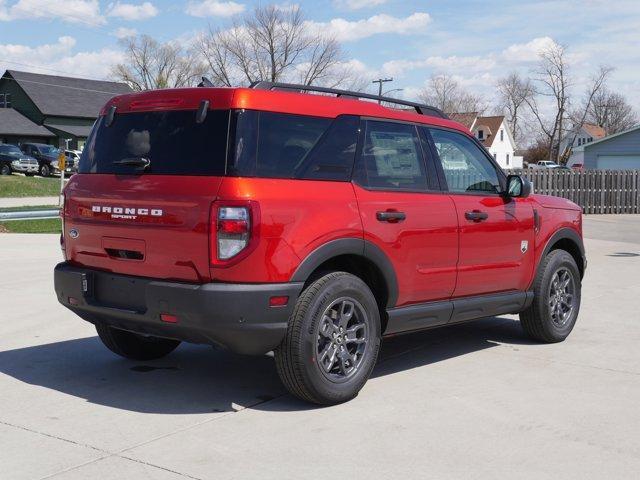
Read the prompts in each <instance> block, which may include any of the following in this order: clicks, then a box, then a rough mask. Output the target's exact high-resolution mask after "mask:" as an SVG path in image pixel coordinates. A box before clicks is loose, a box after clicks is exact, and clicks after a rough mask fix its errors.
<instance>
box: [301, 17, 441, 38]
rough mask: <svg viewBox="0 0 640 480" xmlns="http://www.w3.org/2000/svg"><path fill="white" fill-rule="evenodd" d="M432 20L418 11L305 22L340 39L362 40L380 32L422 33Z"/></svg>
mask: <svg viewBox="0 0 640 480" xmlns="http://www.w3.org/2000/svg"><path fill="white" fill-rule="evenodd" d="M430 22H431V16H430V15H429V14H428V13H422V12H416V13H414V14H413V15H409V16H408V17H405V18H398V17H393V16H391V15H387V14H380V15H374V16H373V17H369V18H367V19H363V20H355V21H349V20H345V19H344V18H334V19H332V20H330V21H329V22H313V21H307V22H305V23H306V24H307V26H308V27H309V28H311V29H314V30H316V31H319V32H323V33H327V34H329V35H332V36H334V37H335V39H336V40H338V41H341V42H348V41H354V40H361V39H363V38H367V37H370V36H372V35H376V34H380V33H397V34H400V35H409V34H414V33H422V32H424V29H425V27H426V26H427V25H428V24H429V23H430Z"/></svg>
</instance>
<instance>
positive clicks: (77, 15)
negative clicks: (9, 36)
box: [0, 0, 105, 26]
mask: <svg viewBox="0 0 640 480" xmlns="http://www.w3.org/2000/svg"><path fill="white" fill-rule="evenodd" d="M34 18H39V19H40V18H46V19H51V20H53V19H60V20H63V21H65V22H70V23H81V24H85V25H90V26H98V25H103V24H104V23H105V19H104V17H103V16H102V15H100V5H99V3H98V0H66V1H65V2H52V1H51V0H18V1H17V2H15V3H14V4H12V5H11V6H7V5H6V2H5V1H4V0H2V1H0V20H4V21H11V20H21V19H34Z"/></svg>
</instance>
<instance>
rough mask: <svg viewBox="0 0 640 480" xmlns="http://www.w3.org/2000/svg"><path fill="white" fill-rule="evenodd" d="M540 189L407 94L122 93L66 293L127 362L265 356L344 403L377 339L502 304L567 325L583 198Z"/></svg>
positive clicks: (66, 216) (264, 88)
mask: <svg viewBox="0 0 640 480" xmlns="http://www.w3.org/2000/svg"><path fill="white" fill-rule="evenodd" d="M367 100H378V101H383V102H384V103H385V104H390V103H391V102H394V103H395V104H397V105H399V106H400V107H402V108H388V107H386V106H382V105H379V104H378V103H376V102H373V101H367ZM530 191H531V185H530V183H529V182H528V181H526V180H524V179H522V178H521V177H519V176H514V175H511V176H507V175H505V174H504V173H503V172H502V170H501V169H500V168H499V167H498V165H497V164H496V163H495V161H494V160H493V158H492V157H491V155H489V154H488V153H487V151H486V150H485V149H484V148H483V147H482V145H481V144H480V143H478V141H477V140H476V139H475V138H474V137H473V136H472V135H471V134H470V133H469V131H468V130H467V129H466V128H464V127H463V126H462V125H460V124H458V123H455V122H453V121H450V120H448V119H447V118H446V116H445V115H443V114H442V113H441V112H440V111H438V110H437V109H434V108H431V107H427V106H423V105H419V104H414V103H411V102H404V101H400V100H397V99H385V98H382V97H377V96H372V95H367V94H362V93H355V92H345V91H339V90H333V89H324V88H316V87H306V86H300V85H289V84H272V83H264V82H262V83H259V84H256V85H254V86H253V87H252V88H187V89H174V90H159V91H149V92H142V93H135V94H129V95H122V96H118V97H115V98H113V99H112V100H111V101H109V102H108V104H107V105H106V106H105V107H104V109H103V110H102V112H101V114H100V117H99V118H98V120H97V122H96V125H95V126H94V128H93V131H92V133H91V135H90V137H89V138H88V141H87V144H86V146H85V149H84V152H83V154H82V158H81V160H80V166H79V173H78V174H77V175H74V176H73V177H72V178H71V180H70V181H69V183H68V185H67V187H66V189H65V204H64V209H63V213H62V215H63V235H62V239H61V242H62V251H63V253H64V256H65V259H66V261H65V262H63V263H61V264H59V265H58V266H57V267H56V268H55V289H56V293H57V296H58V300H59V301H60V303H62V304H63V305H64V306H65V307H67V308H69V309H70V310H72V311H73V312H75V313H76V314H77V315H79V316H80V317H82V318H83V319H85V320H87V321H89V322H91V323H93V324H95V326H96V329H97V331H98V334H99V336H100V338H101V339H102V341H103V342H104V344H105V345H106V346H107V347H108V348H109V349H111V350H112V351H114V352H115V353H117V354H119V355H122V356H124V357H127V358H132V359H137V360H150V359H155V358H159V357H162V356H164V355H166V354H168V353H169V352H171V351H172V350H174V349H175V348H176V347H177V346H178V344H179V343H180V341H186V342H193V343H205V344H214V345H221V346H224V347H227V348H229V349H230V350H232V351H235V352H239V353H246V354H254V355H262V354H265V353H267V352H269V351H272V350H273V351H274V352H275V363H276V366H277V369H278V372H279V374H280V377H281V379H282V381H283V383H284V384H285V385H286V387H287V388H288V389H289V390H290V391H291V393H293V394H294V395H296V396H298V397H300V398H302V399H304V400H307V401H310V402H315V403H318V404H333V403H338V402H343V401H346V400H349V399H351V398H353V397H354V396H356V395H357V394H358V391H359V390H360V389H361V388H362V386H363V385H364V383H365V382H366V381H367V378H368V377H369V375H370V374H371V371H372V369H373V367H374V365H375V362H376V357H377V355H378V350H379V348H380V342H381V339H382V338H383V337H385V336H390V335H396V334H400V333H405V332H411V331H415V330H422V329H426V328H432V327H436V326H441V325H450V324H455V323H458V322H465V321H468V320H473V319H477V318H482V317H488V316H493V315H501V314H510V313H519V314H520V319H521V323H522V326H523V327H524V331H525V332H526V333H527V334H528V335H529V336H531V337H533V338H534V339H536V340H539V341H543V342H558V341H562V340H564V339H565V338H566V337H567V335H569V332H570V331H571V330H572V328H573V326H574V324H575V322H576V317H577V315H578V310H579V307H580V287H581V279H582V277H583V274H584V271H585V267H586V260H585V255H584V248H583V242H582V216H581V210H580V208H579V207H578V206H577V205H575V204H573V203H571V202H570V201H568V200H564V199H561V198H554V197H548V196H542V195H530Z"/></svg>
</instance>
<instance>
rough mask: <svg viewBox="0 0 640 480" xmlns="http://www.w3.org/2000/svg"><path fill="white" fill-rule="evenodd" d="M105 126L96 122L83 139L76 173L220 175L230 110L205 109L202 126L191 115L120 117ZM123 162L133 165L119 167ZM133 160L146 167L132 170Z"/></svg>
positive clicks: (155, 114)
mask: <svg viewBox="0 0 640 480" xmlns="http://www.w3.org/2000/svg"><path fill="white" fill-rule="evenodd" d="M104 122H105V117H104V116H103V117H100V118H99V119H98V121H97V122H96V124H95V126H94V128H93V130H92V132H91V135H90V136H89V138H88V139H87V143H86V145H85V148H84V150H83V152H82V156H81V158H80V166H79V172H80V173H110V174H134V173H144V174H156V175H224V172H225V164H226V153H227V136H228V130H229V112H228V111H225V110H209V112H208V113H207V116H206V118H205V120H204V121H203V122H202V123H197V122H196V112H195V111H192V110H189V111H186V110H184V111H159V112H137V113H123V114H116V115H115V117H114V120H113V122H112V124H111V125H109V126H106V125H105V123H104ZM127 159H130V160H133V162H131V163H132V164H129V165H127V164H122V161H123V160H127ZM135 159H144V160H148V161H149V166H148V167H146V168H141V167H140V166H139V165H138V166H136V165H135ZM114 162H115V163H114ZM118 162H120V164H119V163H118Z"/></svg>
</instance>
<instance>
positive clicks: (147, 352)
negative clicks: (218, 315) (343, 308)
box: [96, 324, 180, 360]
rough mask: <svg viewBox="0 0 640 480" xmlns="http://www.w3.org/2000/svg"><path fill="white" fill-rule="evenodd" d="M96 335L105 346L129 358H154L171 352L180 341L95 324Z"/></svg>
mask: <svg viewBox="0 0 640 480" xmlns="http://www.w3.org/2000/svg"><path fill="white" fill-rule="evenodd" d="M96 330H97V332H98V336H99V337H100V340H102V343H104V345H105V347H107V348H108V349H109V350H111V351H112V352H113V353H116V354H118V355H120V356H121V357H125V358H129V359H131V360H155V359H157V358H162V357H164V356H165V355H168V354H170V353H171V352H173V351H174V350H175V349H176V348H177V347H178V345H180V342H179V341H178V340H170V339H168V338H158V337H147V336H144V335H139V334H137V333H133V332H127V331H125V330H119V329H117V328H113V327H110V326H109V325H103V324H96Z"/></svg>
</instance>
